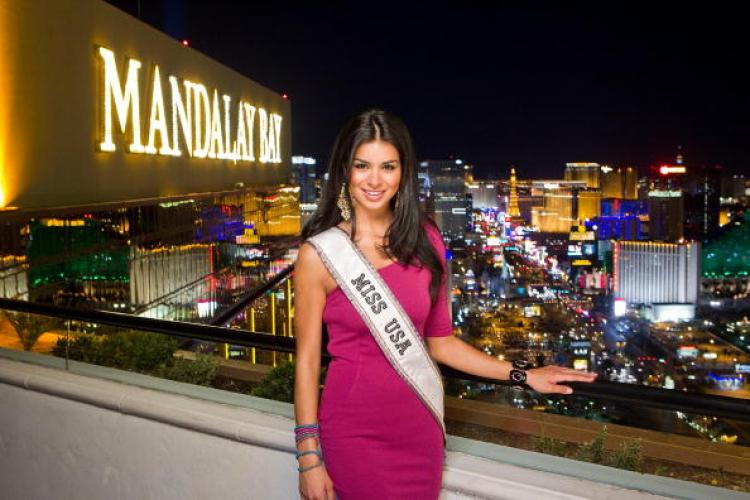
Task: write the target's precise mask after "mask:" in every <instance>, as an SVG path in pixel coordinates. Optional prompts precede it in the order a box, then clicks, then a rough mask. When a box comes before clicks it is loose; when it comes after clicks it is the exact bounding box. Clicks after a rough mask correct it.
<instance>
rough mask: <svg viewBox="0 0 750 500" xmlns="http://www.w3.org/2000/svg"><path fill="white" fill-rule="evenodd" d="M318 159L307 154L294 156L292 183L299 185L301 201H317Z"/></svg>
mask: <svg viewBox="0 0 750 500" xmlns="http://www.w3.org/2000/svg"><path fill="white" fill-rule="evenodd" d="M317 163H318V162H317V161H316V160H315V158H309V157H307V156H292V179H293V180H292V183H293V184H296V185H299V201H300V203H315V202H316V201H317V189H316V180H317V173H316V168H317Z"/></svg>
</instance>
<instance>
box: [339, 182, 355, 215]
mask: <svg viewBox="0 0 750 500" xmlns="http://www.w3.org/2000/svg"><path fill="white" fill-rule="evenodd" d="M336 206H337V207H339V211H340V212H341V218H342V219H344V220H345V221H348V220H349V219H351V218H352V212H351V210H350V209H349V202H348V201H346V185H345V184H342V185H341V192H340V193H339V198H338V200H336Z"/></svg>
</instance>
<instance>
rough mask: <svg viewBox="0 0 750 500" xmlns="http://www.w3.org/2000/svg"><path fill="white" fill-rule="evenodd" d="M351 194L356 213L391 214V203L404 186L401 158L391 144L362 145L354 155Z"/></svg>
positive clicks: (370, 143) (375, 142)
mask: <svg viewBox="0 0 750 500" xmlns="http://www.w3.org/2000/svg"><path fill="white" fill-rule="evenodd" d="M350 172H351V174H350V177H349V192H350V195H351V198H352V200H353V202H354V209H355V210H366V211H368V212H372V213H373V214H382V213H386V212H388V211H390V206H391V205H390V201H391V199H392V198H393V197H394V196H396V193H397V192H398V186H399V184H400V182H401V158H400V157H399V154H398V150H397V149H396V148H395V147H394V146H393V145H392V144H391V143H389V142H385V141H380V140H375V141H371V142H365V143H363V144H361V145H360V146H359V147H358V148H357V150H356V151H355V152H354V160H353V163H352V168H351V170H350Z"/></svg>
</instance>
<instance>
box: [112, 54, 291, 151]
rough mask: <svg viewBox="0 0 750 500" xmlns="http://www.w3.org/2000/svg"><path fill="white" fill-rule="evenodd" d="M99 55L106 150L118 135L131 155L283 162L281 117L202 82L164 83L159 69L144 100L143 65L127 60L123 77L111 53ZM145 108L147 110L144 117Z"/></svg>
mask: <svg viewBox="0 0 750 500" xmlns="http://www.w3.org/2000/svg"><path fill="white" fill-rule="evenodd" d="M97 53H98V55H99V57H100V58H101V61H100V63H101V64H100V67H101V71H102V73H103V74H102V75H101V80H102V82H103V86H104V89H103V92H102V93H101V111H100V116H101V117H102V124H101V130H102V140H101V142H100V144H99V148H100V149H101V151H116V150H117V148H118V145H117V143H116V138H117V136H118V135H119V136H122V137H126V138H127V141H126V142H127V143H128V144H127V146H126V147H127V150H128V151H129V152H131V153H140V154H160V155H166V156H183V155H187V156H189V157H191V158H210V159H219V160H231V161H233V162H247V163H251V162H255V161H257V162H259V163H280V162H281V127H282V117H281V116H280V115H278V114H276V113H269V112H268V111H266V109H264V108H262V107H258V106H254V105H252V104H251V103H248V102H244V101H242V100H235V101H236V102H233V99H232V96H231V95H227V94H224V93H220V92H219V90H218V89H215V88H214V89H210V90H209V89H208V88H206V86H205V85H203V84H202V83H199V82H192V81H190V80H187V79H180V78H179V77H178V76H175V75H169V76H167V77H166V78H164V79H162V75H161V71H160V69H159V66H158V65H157V64H154V65H153V68H152V71H151V75H152V76H151V82H150V83H151V85H150V92H149V93H148V99H143V90H142V88H141V86H140V84H139V82H140V80H141V79H140V78H139V72H140V70H141V68H142V66H143V65H142V63H141V62H140V61H139V60H137V59H132V58H131V59H128V60H127V64H126V71H125V75H121V74H120V73H119V71H118V64H117V59H116V57H115V53H114V52H113V51H112V50H110V49H107V48H105V47H99V48H98V50H97ZM141 103H144V104H146V106H147V108H146V109H144V110H143V111H146V113H145V114H142V106H141ZM144 117H145V118H146V119H145V121H143V122H142V119H143V118H144ZM142 123H144V124H145V126H144V127H141V124H142ZM256 150H257V152H256ZM256 156H257V160H256Z"/></svg>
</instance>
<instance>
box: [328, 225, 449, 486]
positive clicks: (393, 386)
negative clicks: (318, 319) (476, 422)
mask: <svg viewBox="0 0 750 500" xmlns="http://www.w3.org/2000/svg"><path fill="white" fill-rule="evenodd" d="M426 231H427V233H428V235H429V238H430V241H431V242H432V244H433V245H434V246H435V249H436V250H437V253H438V255H439V256H440V259H441V262H442V263H443V266H445V260H444V255H445V247H444V246H443V242H442V239H441V238H440V236H439V233H438V232H437V231H436V230H435V229H434V228H432V227H428V228H426ZM378 273H379V274H380V276H381V277H382V279H383V281H385V283H386V284H387V285H388V286H389V287H390V289H391V290H392V291H393V294H394V296H395V297H396V299H397V300H398V301H399V302H400V303H401V305H402V306H403V309H404V311H405V312H406V314H408V315H409V317H410V318H411V320H412V322H413V323H414V326H415V328H417V330H418V331H419V334H420V335H421V336H423V337H424V336H433V337H441V336H447V335H451V334H452V325H451V319H450V311H449V309H448V307H449V306H448V302H447V298H446V291H445V286H444V285H445V282H443V286H441V287H440V294H439V296H438V300H437V301H436V303H435V305H434V306H431V301H430V295H429V284H430V279H431V274H430V271H429V270H428V269H427V268H422V269H420V268H419V267H418V266H414V265H408V266H404V265H402V264H400V263H392V264H389V265H387V266H385V267H383V268H381V269H379V270H378ZM323 321H324V322H325V323H326V325H327V327H328V336H329V342H328V353H329V354H330V356H331V358H332V360H331V363H330V365H329V367H328V374H327V376H326V384H325V387H324V389H323V393H322V395H321V401H320V407H319V412H318V423H319V425H320V446H321V452H322V454H323V458H324V460H325V464H326V469H327V470H328V474H329V475H330V477H331V480H332V481H333V486H334V489H335V491H336V496H337V498H338V499H341V500H350V499H357V500H362V499H378V500H384V499H394V498H409V499H436V498H438V496H439V494H440V488H441V484H442V469H443V459H444V447H443V435H442V431H441V429H440V426H439V424H438V423H437V422H436V421H435V418H434V417H433V416H432V414H431V413H430V411H429V410H428V409H427V407H425V405H424V403H422V402H421V401H420V400H419V398H418V397H417V395H416V394H415V393H414V391H413V390H412V389H411V388H410V387H409V386H408V385H407V384H406V382H404V380H403V379H402V378H401V377H400V376H399V375H398V373H397V372H396V371H395V369H394V368H393V367H392V366H391V365H390V363H389V362H388V360H387V358H386V356H385V355H384V354H383V352H382V351H381V350H380V347H378V344H377V343H376V341H375V339H374V338H373V336H372V334H371V333H370V331H369V329H368V328H367V326H366V325H365V323H364V322H363V321H362V319H361V317H360V316H359V314H358V313H357V311H356V310H355V308H354V307H353V306H352V304H351V303H350V302H349V300H348V299H347V298H346V295H345V294H344V292H343V291H342V290H341V289H340V288H336V289H334V290H332V291H331V292H330V293H329V294H328V296H327V298H326V304H325V308H324V310H323Z"/></svg>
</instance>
